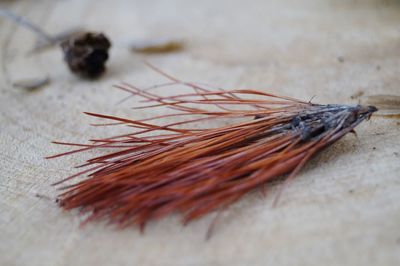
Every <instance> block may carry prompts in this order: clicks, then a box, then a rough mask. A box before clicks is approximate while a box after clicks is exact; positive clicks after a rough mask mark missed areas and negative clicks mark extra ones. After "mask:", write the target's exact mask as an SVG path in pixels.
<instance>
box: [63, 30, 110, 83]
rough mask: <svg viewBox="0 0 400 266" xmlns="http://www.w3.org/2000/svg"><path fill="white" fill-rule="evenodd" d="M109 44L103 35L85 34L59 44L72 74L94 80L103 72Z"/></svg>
mask: <svg viewBox="0 0 400 266" xmlns="http://www.w3.org/2000/svg"><path fill="white" fill-rule="evenodd" d="M110 47H111V42H110V41H109V40H108V38H107V37H106V36H105V35H104V34H103V33H94V32H85V33H81V34H78V35H76V36H74V37H72V38H70V39H68V40H66V41H64V42H62V43H61V48H62V49H63V52H64V60H65V62H66V63H67V64H68V66H69V68H70V69H71V71H72V72H74V73H76V74H79V75H81V76H84V77H88V78H96V77H98V76H100V75H101V74H102V73H103V72H104V71H105V70H106V67H105V63H106V61H107V59H108V50H109V48H110Z"/></svg>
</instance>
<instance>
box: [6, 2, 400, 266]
mask: <svg viewBox="0 0 400 266" xmlns="http://www.w3.org/2000/svg"><path fill="white" fill-rule="evenodd" d="M0 6H1V7H3V8H10V9H12V10H13V11H15V12H16V13H19V14H23V15H25V16H27V17H28V18H29V19H31V20H32V21H34V22H36V23H37V24H39V25H41V26H42V27H43V28H44V29H45V30H46V31H47V32H49V33H57V32H60V31H63V30H65V29H68V28H71V27H74V26H85V27H87V28H88V29H93V30H101V31H104V32H105V33H107V34H108V35H109V36H110V37H111V39H112V41H113V44H114V46H113V48H112V53H111V60H110V62H109V64H108V67H109V71H108V72H107V74H106V75H105V76H104V77H103V78H102V79H100V80H98V81H94V82H89V81H84V80H81V79H79V78H76V77H74V76H73V75H72V74H70V73H69V72H68V71H67V69H66V67H65V66H64V65H63V64H62V61H61V57H62V55H61V52H60V50H59V49H57V48H54V49H49V50H46V51H44V52H41V53H36V54H31V53H29V51H30V49H31V48H32V47H33V45H34V42H35V37H34V36H33V35H32V34H31V33H30V32H28V31H26V30H24V29H22V28H18V27H16V26H15V25H14V24H12V23H10V22H9V21H6V20H4V19H0V68H1V70H0V90H1V91H0V97H1V98H0V121H1V123H0V167H1V174H0V265H4V266H8V265H10V266H11V265H29V266H34V265H38V266H39V265H40V266H44V265H55V266H61V265H388V266H389V265H400V193H399V192H400V190H399V189H400V155H399V154H400V130H399V128H400V125H399V120H395V119H382V118H372V119H371V121H370V122H365V123H363V124H362V125H360V126H359V127H358V128H357V133H358V138H356V137H355V136H353V135H348V136H346V137H345V138H344V139H342V140H340V141H339V142H338V143H336V144H335V145H333V146H332V147H330V148H329V149H327V150H326V151H325V152H324V153H322V154H320V155H318V156H317V157H316V158H315V159H313V160H312V162H311V163H309V164H308V165H307V167H306V168H305V169H304V170H303V171H302V172H301V174H300V175H299V176H298V177H297V178H296V179H295V181H294V182H293V183H292V184H291V186H290V187H288V188H287V189H286V190H285V192H284V195H283V197H282V199H281V201H280V205H279V206H278V207H277V208H272V207H271V203H272V199H273V197H274V194H275V189H274V188H272V190H271V191H270V193H269V194H268V195H267V197H265V198H263V197H261V196H260V195H259V193H253V194H251V195H249V196H247V197H245V198H244V199H243V200H242V201H240V202H239V203H238V204H235V205H234V206H232V207H230V208H229V209H227V210H226V211H225V212H223V215H222V218H221V219H220V221H219V223H218V224H217V227H216V230H215V234H214V236H213V237H212V238H211V239H210V240H209V241H204V236H205V233H206V231H207V228H208V226H209V224H210V222H211V221H212V219H213V216H214V215H210V216H208V217H206V218H204V219H201V220H199V221H197V222H195V223H193V224H190V225H189V226H187V227H182V226H181V225H180V224H179V219H180V217H179V216H172V217H168V218H166V219H164V220H162V221H159V222H154V223H151V224H150V225H149V226H148V228H147V231H146V233H145V234H144V235H140V233H139V232H138V230H137V229H136V228H130V229H127V230H123V231H118V230H115V229H114V228H112V227H109V226H107V225H105V224H102V223H94V224H89V225H87V226H86V227H83V228H81V227H80V226H79V223H80V221H81V220H82V218H81V217H79V215H78V214H77V213H76V212H63V211H62V210H60V209H59V208H58V207H57V205H56V204H55V203H54V198H55V196H56V194H57V191H56V190H55V188H54V187H52V186H50V184H51V183H52V182H54V181H56V180H60V179H61V178H63V177H66V176H68V175H69V174H70V173H72V172H73V171H74V170H73V169H72V166H73V165H76V164H77V163H79V162H80V161H81V160H82V159H83V157H82V156H74V157H66V158H61V159H58V160H51V161H47V160H44V159H43V157H44V156H46V155H50V154H54V153H57V152H60V151H63V150H65V149H64V148H63V147H59V146H55V145H51V144H50V141H51V140H65V141H80V142H84V141H85V140H86V139H88V138H90V137H93V136H106V135H109V134H116V133H118V132H121V131H123V129H121V128H118V127H113V128H108V129H107V131H106V130H105V129H102V128H92V127H90V126H88V124H89V123H91V122H97V121H95V120H94V119H91V118H89V117H86V116H84V115H82V114H81V113H82V112H83V111H92V112H98V113H106V114H114V115H115V114H118V115H125V116H130V117H135V118H140V117H143V115H144V113H143V112H134V111H133V110H130V109H129V107H130V106H132V104H133V103H132V102H125V103H123V104H118V101H119V100H121V99H122V98H123V97H124V96H126V95H125V94H123V93H122V92H120V91H117V90H113V89H111V85H112V84H115V83H118V82H120V81H128V82H131V83H133V84H135V85H138V86H146V85H152V84H155V83H157V82H160V81H162V78H161V77H159V76H157V75H156V74H154V73H153V72H151V71H150V70H149V69H148V68H147V67H145V66H144V64H143V63H142V62H141V59H140V57H139V56H138V55H135V54H132V53H131V52H129V51H128V50H127V45H128V44H129V42H131V41H134V40H137V39H143V38H150V39H152V38H160V37H167V38H181V39H184V40H186V42H187V48H186V49H185V51H183V52H181V53H175V54H168V55H157V56H150V57H147V59H148V60H150V61H151V62H152V63H153V64H155V65H157V66H158V67H160V68H162V69H164V70H165V71H167V72H169V73H171V74H173V75H175V76H177V77H180V78H183V79H185V80H190V81H201V82H206V83H210V84H215V85H219V86H223V87H226V88H231V87H240V88H257V89H261V90H265V91H270V92H273V93H279V94H283V95H288V96H293V97H297V98H301V99H306V100H308V99H310V98H311V97H312V96H314V95H315V96H316V97H315V98H314V100H313V101H314V102H321V103H357V102H358V101H359V100H363V99H364V97H366V96H368V95H374V94H391V95H400V2H399V1H383V0H375V1H372V0H366V1H333V0H332V1H319V0H314V1H313V0H301V1H300V0H297V1H294V0H293V1H278V0H276V1H263V0H259V1H230V0H226V1H214V0H203V1H186V0H181V1H131V0H125V1H123V0H113V1H96V0H92V1H90V0H88V1H83V0H74V1H72V0H71V1H45V0H43V1H0ZM43 74H48V75H49V76H50V77H51V84H50V85H49V86H47V87H45V88H43V89H40V90H37V91H34V92H26V91H23V90H20V89H17V88H14V87H13V86H12V83H13V82H15V81H16V80H19V79H22V78H26V77H29V76H40V75H43ZM360 91H362V92H364V95H363V96H361V98H360V99H352V98H351V96H352V95H354V94H357V93H358V92H360ZM353 98H354V97H353ZM38 195H41V196H38ZM47 197H48V198H47Z"/></svg>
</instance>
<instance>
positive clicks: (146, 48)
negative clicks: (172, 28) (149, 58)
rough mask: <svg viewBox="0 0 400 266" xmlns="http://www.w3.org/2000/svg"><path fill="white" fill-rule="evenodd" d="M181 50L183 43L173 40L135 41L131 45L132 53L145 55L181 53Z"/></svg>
mask: <svg viewBox="0 0 400 266" xmlns="http://www.w3.org/2000/svg"><path fill="white" fill-rule="evenodd" d="M183 48H184V44H183V41H181V40H173V39H157V40H156V39H154V40H145V41H137V42H135V43H133V44H132V45H131V49H132V51H134V52H137V53H145V54H159V53H172V52H178V51H181V50H183Z"/></svg>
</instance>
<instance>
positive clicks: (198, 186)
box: [48, 65, 377, 230]
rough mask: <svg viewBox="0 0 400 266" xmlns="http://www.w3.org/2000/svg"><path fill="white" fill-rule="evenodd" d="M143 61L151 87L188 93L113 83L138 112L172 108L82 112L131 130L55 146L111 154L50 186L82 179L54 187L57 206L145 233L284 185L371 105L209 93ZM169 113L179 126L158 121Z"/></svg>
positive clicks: (244, 92)
mask: <svg viewBox="0 0 400 266" xmlns="http://www.w3.org/2000/svg"><path fill="white" fill-rule="evenodd" d="M150 67H151V68H153V69H154V70H155V71H157V72H158V73H160V74H162V75H163V76H164V77H166V78H167V79H168V80H169V82H168V83H165V84H162V85H157V86H154V87H152V89H154V88H155V87H158V88H160V87H167V86H172V85H181V86H185V87H187V88H188V89H190V90H191V91H190V93H186V94H178V95H173V96H160V95H158V94H156V93H154V92H153V91H152V90H142V89H139V88H137V87H135V86H132V85H129V84H122V85H119V86H117V87H118V88H119V89H121V90H123V91H125V92H127V93H129V95H130V96H135V97H141V98H143V99H144V101H145V102H146V106H142V107H139V108H158V107H163V108H168V109H169V110H172V112H173V113H171V114H164V115H159V116H154V117H151V118H146V119H141V120H134V119H129V118H123V117H116V116H111V115H103V114H96V113H87V114H88V115H90V116H94V117H97V118H101V119H104V120H109V121H111V123H109V124H112V125H115V124H117V125H126V126H129V127H130V128H132V132H130V133H128V134H123V135H118V136H113V137H108V138H102V139H93V140H91V143H89V144H76V143H66V142H55V143H57V144H63V145H69V146H77V147H78V148H77V149H76V150H72V151H68V152H65V153H62V154H58V155H54V156H50V157H48V158H55V157H60V156H65V155H70V154H74V153H78V152H85V151H91V150H102V151H104V150H106V151H107V150H109V152H108V153H106V154H105V155H99V156H97V157H95V158H92V159H89V160H87V161H86V162H85V163H84V164H83V165H81V166H83V167H86V168H85V170H83V171H81V172H79V173H77V174H74V175H72V176H70V177H68V178H65V179H63V180H61V181H59V182H57V183H56V184H55V185H58V186H59V185H60V184H62V183H64V182H66V181H69V180H75V178H76V177H78V176H86V178H84V179H83V180H82V179H80V180H79V181H75V182H73V183H72V184H67V185H64V186H63V187H61V189H62V190H63V191H62V193H61V194H60V195H59V197H58V202H59V204H60V206H62V207H63V208H64V209H67V210H69V209H75V208H79V209H80V210H81V211H82V212H84V213H88V218H87V220H86V221H92V220H98V219H106V220H108V221H110V222H112V223H115V224H117V225H118V226H120V227H126V226H130V225H138V226H139V227H140V228H141V229H142V230H143V229H144V227H145V225H146V223H147V222H148V221H150V220H153V219H159V218H162V217H164V216H166V215H169V214H172V213H175V212H179V213H181V214H182V215H183V222H184V223H188V222H190V221H193V220H195V219H198V218H200V217H202V216H204V215H206V214H209V213H210V212H213V211H215V210H218V209H224V208H226V207H227V206H229V205H230V204H232V203H234V202H236V201H237V200H239V199H240V198H241V197H243V196H244V195H245V194H246V193H248V192H250V191H252V190H254V189H256V188H259V187H262V186H264V185H265V184H268V183H270V182H271V181H274V180H276V179H277V178H281V177H282V176H286V178H285V181H284V182H283V184H285V183H287V182H288V181H290V180H291V179H292V178H293V177H295V176H296V174H297V173H298V172H299V171H300V170H301V168H302V167H303V166H304V165H305V164H306V162H307V161H309V160H310V158H311V157H312V156H313V155H315V154H316V153H317V152H319V151H321V150H322V149H323V148H325V147H327V146H329V145H331V144H332V143H334V142H335V141H337V140H339V139H340V138H341V137H343V136H344V135H346V134H347V133H349V132H354V128H355V127H356V126H357V125H359V124H360V123H361V122H362V121H364V120H368V119H369V118H370V116H371V114H372V113H374V112H375V111H377V108H375V107H374V106H362V105H342V104H328V105H322V104H316V103H311V102H305V101H301V100H297V99H293V98H290V97H284V96H277V95H273V94H270V93H266V92H262V91H257V90H246V89H235V90H223V89H211V88H210V87H207V86H203V85H199V84H197V83H191V82H184V81H181V80H178V79H176V78H174V77H172V76H170V75H168V74H166V73H164V72H162V71H161V70H159V69H158V68H156V67H154V66H151V65H150ZM171 117H173V118H174V119H176V120H178V122H176V121H174V122H173V123H171V122H168V123H165V122H164V124H162V123H156V122H155V120H159V121H160V120H161V121H163V120H168V119H169V118H171ZM167 118H168V119H167ZM237 118H239V119H241V121H239V122H234V123H231V124H229V125H222V126H221V125H220V126H215V127H211V128H196V127H193V126H192V128H191V127H190V126H189V124H191V123H199V122H202V123H203V125H204V124H206V125H207V124H209V121H211V120H216V119H223V120H224V121H230V120H232V121H235V119H237ZM205 122H207V123H205ZM109 124H108V125H109ZM210 124H211V123H210ZM281 187H282V188H283V187H284V186H283V185H281ZM281 191H282V190H281V189H280V190H278V194H277V196H276V198H275V203H276V202H277V200H278V198H279V195H280V193H281Z"/></svg>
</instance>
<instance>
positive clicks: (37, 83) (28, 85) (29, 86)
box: [13, 76, 50, 90]
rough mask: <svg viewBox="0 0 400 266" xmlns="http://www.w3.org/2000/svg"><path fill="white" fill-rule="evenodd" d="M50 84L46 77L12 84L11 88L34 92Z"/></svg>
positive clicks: (22, 80)
mask: <svg viewBox="0 0 400 266" xmlns="http://www.w3.org/2000/svg"><path fill="white" fill-rule="evenodd" d="M49 83H50V78H49V77H48V76H45V77H38V78H27V79H21V80H17V81H15V82H13V86H14V87H17V88H21V89H25V90H36V89H39V88H41V87H43V86H45V85H47V84H49Z"/></svg>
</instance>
